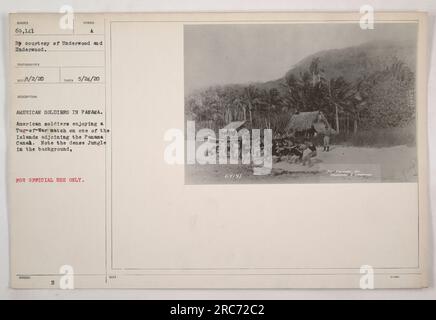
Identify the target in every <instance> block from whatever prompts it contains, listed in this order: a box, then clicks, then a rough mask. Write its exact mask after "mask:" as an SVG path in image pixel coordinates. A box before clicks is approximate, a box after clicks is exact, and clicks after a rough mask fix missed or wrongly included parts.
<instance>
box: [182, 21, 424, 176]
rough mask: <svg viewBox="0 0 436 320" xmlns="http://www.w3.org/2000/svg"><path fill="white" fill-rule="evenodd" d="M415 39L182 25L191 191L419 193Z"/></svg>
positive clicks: (412, 29)
mask: <svg viewBox="0 0 436 320" xmlns="http://www.w3.org/2000/svg"><path fill="white" fill-rule="evenodd" d="M417 33H418V25H417V24H416V23H413V22H407V23H403V22H401V23H397V22H395V23H393V22H390V23H382V22H380V23H376V24H375V25H374V27H373V29H368V28H362V27H361V25H359V23H358V22H354V23H351V22H350V23H343V22H342V23H336V22H320V23H274V24H272V23H271V24H269V23H263V24H255V23H254V24H207V25H206V24H193V25H185V26H184V86H185V120H186V121H185V122H186V127H185V128H186V130H185V131H186V142H187V148H186V151H187V153H188V155H187V156H186V157H187V158H188V161H187V162H186V164H185V183H186V184H228V183H241V184H251V183H267V184H274V183H285V184H287V183H347V182H354V183H364V182H369V183H377V182H391V183H392V182H416V181H417V149H416V59H417V56H416V51H417ZM230 132H231V133H232V135H230V134H229V133H230ZM220 133H221V135H220ZM223 133H227V134H228V135H225V134H224V135H222V134H223ZM190 141H191V142H192V143H191V147H189V145H190V144H189V142H190ZM256 146H258V147H259V148H258V149H259V150H258V152H257V155H258V156H257V159H256V157H255V154H256V151H255V149H256ZM244 152H245V154H244ZM232 155H233V158H232V159H230V158H231V157H232ZM189 159H190V161H189ZM256 160H258V161H256Z"/></svg>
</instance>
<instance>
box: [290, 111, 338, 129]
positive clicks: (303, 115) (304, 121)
mask: <svg viewBox="0 0 436 320" xmlns="http://www.w3.org/2000/svg"><path fill="white" fill-rule="evenodd" d="M286 129H287V131H290V132H294V133H299V132H300V133H304V132H307V131H311V130H315V131H316V132H317V133H330V134H332V133H334V129H332V127H331V126H330V124H329V122H328V121H327V118H326V117H325V116H324V114H323V113H322V112H321V111H312V112H299V113H296V114H294V115H292V117H291V119H290V120H289V123H288V126H287V128H286Z"/></svg>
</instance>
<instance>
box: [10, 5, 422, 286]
mask: <svg viewBox="0 0 436 320" xmlns="http://www.w3.org/2000/svg"><path fill="white" fill-rule="evenodd" d="M9 23H10V35H9V48H10V59H9V67H10V68H9V70H10V72H9V96H8V102H9V103H8V117H9V148H8V153H9V154H8V157H9V165H8V178H9V180H8V183H9V203H8V207H9V211H10V220H11V234H10V237H11V260H12V262H11V276H10V277H11V285H12V286H13V287H14V288H55V289H59V288H62V289H71V288H361V289H373V288H375V289H377V288H422V287H426V286H427V284H428V283H427V281H428V279H427V262H428V261H427V253H428V252H427V249H428V245H427V240H428V239H427V236H428V232H427V227H428V225H427V222H428V194H427V192H428V190H427V184H428V181H427V179H428V171H427V104H426V99H427V71H428V69H427V15H426V14H425V13H412V12H409V13H408V12H402V13H374V14H372V13H371V12H368V13H366V14H360V13H358V12H356V13H333V12H330V13H319V12H318V13H310V12H306V13H301V12H300V13H259V12H257V13H171V14H169V13H168V14H164V13H159V14H158V13H125V14H123V13H101V14H99V13H93V14H90V13H73V12H65V13H47V14H42V13H18V14H11V15H10V17H9Z"/></svg>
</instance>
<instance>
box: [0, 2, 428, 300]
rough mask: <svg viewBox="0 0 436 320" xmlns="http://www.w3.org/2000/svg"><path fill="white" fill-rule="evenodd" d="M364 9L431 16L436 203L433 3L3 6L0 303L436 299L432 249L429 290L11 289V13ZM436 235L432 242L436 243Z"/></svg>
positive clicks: (14, 3) (186, 3) (0, 91)
mask: <svg viewBox="0 0 436 320" xmlns="http://www.w3.org/2000/svg"><path fill="white" fill-rule="evenodd" d="M364 4H370V5H372V6H374V8H375V10H384V11H405V10H414V11H416V10H422V11H428V12H429V13H430V18H431V19H430V26H429V27H430V37H431V39H429V40H430V45H429V47H430V50H431V51H430V59H431V61H430V62H429V90H428V91H429V136H430V142H429V143H430V166H431V167H430V175H431V177H430V180H431V186H430V197H431V201H432V203H433V204H434V203H435V202H436V165H435V160H436V121H435V120H436V109H435V108H436V96H435V93H434V92H435V91H436V73H435V64H436V54H435V52H434V50H433V48H432V47H433V43H434V42H435V40H436V39H435V32H434V28H435V26H434V17H435V16H436V2H435V1H434V0H415V1H413V2H412V1H410V0H395V1H393V0H378V1H361V0H360V1H359V0H357V1H356V0H342V1H339V0H337V1H325V0H324V1H323V0H300V1H298V0H293V1H292V0H256V1H254V0H221V1H210V0H188V1H180V0H153V1H144V0H142V1H141V0H131V1H127V0H126V1H119V0H77V1H60V0H38V1H37V0H33V1H26V0H14V1H2V3H1V4H0V14H1V16H0V17H1V24H0V28H1V32H0V41H1V42H0V43H1V45H2V50H1V51H0V58H1V63H0V99H1V107H2V108H1V110H0V298H1V299H15V298H21V299H47V298H57V299H90V298H109V299H115V298H122V299H200V298H201V299H204V298H206V299H207V298H210V299H221V298H223V299H341V298H343V299H383V298H397V299H435V298H436V289H435V287H434V279H433V278H434V274H435V271H436V268H435V266H434V263H433V255H434V254H433V251H434V248H435V246H434V245H433V246H431V248H430V249H431V251H432V255H431V259H430V263H431V266H432V268H433V275H432V276H431V284H430V286H431V287H430V288H428V289H424V290H375V291H363V290H219V291H218V290H216V291H214V290H201V291H199V290H122V291H117V290H88V291H87V290H75V291H61V290H58V291H56V290H11V289H9V288H8V286H9V250H8V248H9V243H8V220H7V202H6V181H5V180H6V179H5V175H6V161H5V158H6V155H5V151H6V134H5V129H6V128H5V127H6V124H5V122H6V120H5V118H6V114H7V113H6V112H7V101H6V81H7V80H6V79H7V74H6V66H7V41H8V39H7V38H8V37H7V35H8V30H7V25H8V17H7V13H9V12H20V11H27V12H28V11H37V12H47V11H51V12H57V11H59V8H60V7H62V6H63V5H71V6H72V7H73V9H74V10H75V11H76V12H87V11H96V12H105V11H106V12H109V11H111V12H129V11H297V10H316V11H328V10H330V11H340V10H342V11H358V10H359V7H360V6H361V5H364ZM431 222H432V230H435V227H436V218H435V214H434V213H433V214H432V217H431ZM433 234H434V232H433V231H432V232H431V239H432V242H433V244H434V243H435V240H434V236H433Z"/></svg>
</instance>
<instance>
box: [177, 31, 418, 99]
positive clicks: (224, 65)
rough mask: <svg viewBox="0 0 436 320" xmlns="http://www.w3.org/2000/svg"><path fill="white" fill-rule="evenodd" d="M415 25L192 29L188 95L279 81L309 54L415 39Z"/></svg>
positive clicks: (187, 65) (187, 48) (188, 39)
mask: <svg viewBox="0 0 436 320" xmlns="http://www.w3.org/2000/svg"><path fill="white" fill-rule="evenodd" d="M416 31H417V28H416V25H415V24H376V25H375V29H374V30H362V29H360V27H359V25H358V24H357V23H338V24H333V23H328V24H327V23H324V24H318V23H316V24H239V25H187V26H185V31H184V46H185V49H184V50H185V91H186V93H188V94H189V93H190V92H192V91H193V90H196V89H199V88H205V87H208V86H210V85H216V84H230V83H249V82H258V81H261V82H263V81H268V80H275V79H278V78H280V77H282V76H283V75H284V74H285V73H286V71H288V70H289V69H290V68H291V67H292V66H293V65H295V64H296V63H298V62H299V61H300V60H302V59H303V58H305V57H307V56H308V55H311V54H314V53H316V52H318V51H322V50H326V49H338V48H345V47H349V46H354V45H358V44H362V43H364V42H368V41H372V40H385V39H390V40H395V41H397V40H411V39H415V37H416Z"/></svg>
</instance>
